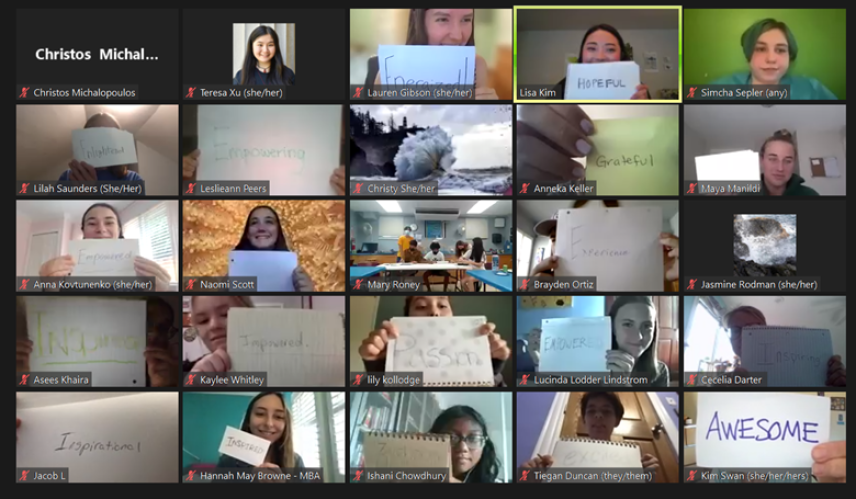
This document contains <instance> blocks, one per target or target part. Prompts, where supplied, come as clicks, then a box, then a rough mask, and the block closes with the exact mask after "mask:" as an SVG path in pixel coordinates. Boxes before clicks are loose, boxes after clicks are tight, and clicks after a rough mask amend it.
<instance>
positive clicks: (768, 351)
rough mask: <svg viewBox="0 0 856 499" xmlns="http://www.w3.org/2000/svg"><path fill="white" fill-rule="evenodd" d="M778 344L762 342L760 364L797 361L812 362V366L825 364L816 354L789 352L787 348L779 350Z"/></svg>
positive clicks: (786, 363) (767, 364)
mask: <svg viewBox="0 0 856 499" xmlns="http://www.w3.org/2000/svg"><path fill="white" fill-rule="evenodd" d="M776 348H777V346H776V344H775V343H761V351H760V352H758V355H757V357H758V365H759V366H773V365H778V364H785V365H794V364H797V363H801V362H805V363H808V364H810V365H811V366H812V367H820V366H821V365H823V363H824V360H823V359H821V358H819V357H815V356H814V355H809V354H803V353H797V352H789V351H787V350H785V351H782V350H777V349H776Z"/></svg>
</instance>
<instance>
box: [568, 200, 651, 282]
mask: <svg viewBox="0 0 856 499" xmlns="http://www.w3.org/2000/svg"><path fill="white" fill-rule="evenodd" d="M662 228H663V212H662V210H661V209H660V208H659V207H650V208H592V209H574V210H562V211H560V212H559V220H558V225H557V231H556V256H558V257H559V267H558V269H556V276H557V277H571V276H596V277H597V290H598V291H645V292H651V291H662V290H663V279H664V272H663V250H662V245H661V244H660V232H661V230H662Z"/></svg>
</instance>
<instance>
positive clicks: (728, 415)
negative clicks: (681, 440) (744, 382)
mask: <svg viewBox="0 0 856 499" xmlns="http://www.w3.org/2000/svg"><path fill="white" fill-rule="evenodd" d="M829 413H830V399H829V398H827V397H822V396H816V395H802V394H795V393H703V392H700V393H699V394H698V422H697V429H696V445H697V454H696V456H697V459H698V465H699V466H701V467H704V468H810V467H811V465H812V464H813V462H814V460H813V459H812V457H811V449H812V448H813V447H814V446H815V445H817V444H819V443H823V442H826V441H828V440H829Z"/></svg>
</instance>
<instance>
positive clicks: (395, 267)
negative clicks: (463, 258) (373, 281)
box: [380, 262, 473, 289]
mask: <svg viewBox="0 0 856 499" xmlns="http://www.w3.org/2000/svg"><path fill="white" fill-rule="evenodd" d="M380 267H382V268H383V269H384V270H385V271H387V272H406V271H408V270H415V271H417V272H418V271H420V270H426V271H427V270H446V271H449V272H455V276H456V277H455V280H456V281H458V283H460V281H461V279H460V276H458V272H462V271H465V270H469V269H471V268H473V267H472V266H471V265H464V264H459V263H452V262H437V263H387V264H384V265H380ZM455 286H456V287H457V286H458V284H455ZM453 289H455V288H453Z"/></svg>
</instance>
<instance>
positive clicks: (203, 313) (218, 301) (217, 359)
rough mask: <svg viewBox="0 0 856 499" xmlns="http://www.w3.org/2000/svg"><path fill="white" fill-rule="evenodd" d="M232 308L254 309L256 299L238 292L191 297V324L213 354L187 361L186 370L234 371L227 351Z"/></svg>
mask: <svg viewBox="0 0 856 499" xmlns="http://www.w3.org/2000/svg"><path fill="white" fill-rule="evenodd" d="M232 307H250V308H252V307H253V302H252V301H250V298H249V297H246V296H237V295H226V296H215V295H211V296H194V297H192V298H191V299H190V323H191V325H192V326H193V327H194V328H196V331H197V332H198V334H199V337H200V338H202V343H204V344H205V347H206V348H207V349H208V351H209V352H211V353H209V354H208V355H206V356H204V357H202V358H201V359H199V360H197V361H196V362H194V363H190V362H185V363H184V372H213V373H225V372H229V371H231V370H232V361H231V360H230V359H229V354H228V353H227V352H226V345H227V344H228V341H227V339H228V338H227V335H228V334H229V331H228V325H229V309H230V308H232Z"/></svg>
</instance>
